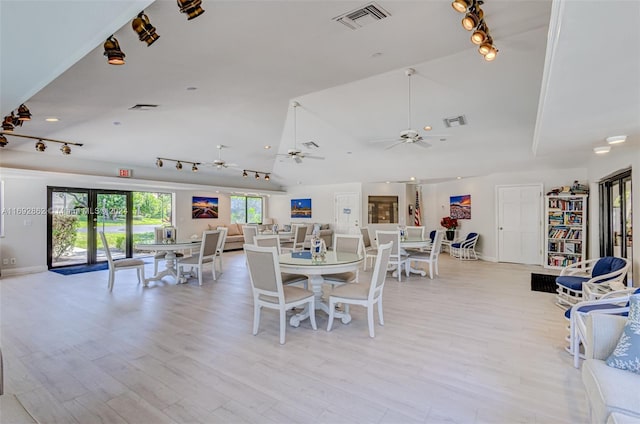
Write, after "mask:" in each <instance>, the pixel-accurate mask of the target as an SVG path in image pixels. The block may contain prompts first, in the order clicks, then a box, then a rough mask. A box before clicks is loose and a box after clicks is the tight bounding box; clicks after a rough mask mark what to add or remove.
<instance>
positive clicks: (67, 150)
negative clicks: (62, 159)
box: [60, 143, 71, 155]
mask: <svg viewBox="0 0 640 424" xmlns="http://www.w3.org/2000/svg"><path fill="white" fill-rule="evenodd" d="M60 151H61V152H62V154H63V155H70V154H71V147H69V145H68V144H67V143H64V144H63V145H62V147H60Z"/></svg>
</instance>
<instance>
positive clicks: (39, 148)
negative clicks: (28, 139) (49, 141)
mask: <svg viewBox="0 0 640 424" xmlns="http://www.w3.org/2000/svg"><path fill="white" fill-rule="evenodd" d="M46 148H47V145H46V144H44V141H42V140H39V141H38V142H36V151H38V152H44V151H45V149H46ZM63 153H64V152H63Z"/></svg>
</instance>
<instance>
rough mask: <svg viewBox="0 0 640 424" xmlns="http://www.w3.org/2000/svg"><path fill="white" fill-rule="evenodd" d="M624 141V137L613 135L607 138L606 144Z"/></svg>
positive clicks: (625, 137)
mask: <svg viewBox="0 0 640 424" xmlns="http://www.w3.org/2000/svg"><path fill="white" fill-rule="evenodd" d="M625 141H627V136H626V135H615V136H612V137H607V143H609V144H620V143H624V142H625Z"/></svg>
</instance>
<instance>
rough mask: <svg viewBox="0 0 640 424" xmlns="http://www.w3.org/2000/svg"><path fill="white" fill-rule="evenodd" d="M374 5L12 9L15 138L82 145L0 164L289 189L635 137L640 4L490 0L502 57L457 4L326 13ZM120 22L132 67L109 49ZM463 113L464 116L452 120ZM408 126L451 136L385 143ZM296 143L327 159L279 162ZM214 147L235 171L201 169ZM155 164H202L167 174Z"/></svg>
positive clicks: (488, 168)
mask: <svg viewBox="0 0 640 424" xmlns="http://www.w3.org/2000/svg"><path fill="white" fill-rule="evenodd" d="M365 4H366V3H365V2H353V1H304V0H296V1H292V0H289V1H234V2H229V1H207V0H205V1H204V2H203V8H204V9H205V13H204V14H203V15H201V16H199V17H197V18H196V19H193V20H191V21H187V20H186V17H185V16H184V15H182V14H180V13H179V11H178V8H177V6H176V4H175V2H171V1H156V2H150V1H149V0H145V1H131V0H126V1H125V0H120V1H99V0H96V1H86V2H77V1H69V0H41V1H35V0H33V1H26V2H25V1H17V0H16V1H12V0H3V1H2V2H1V3H0V24H1V25H0V31H1V32H0V37H1V38H0V46H1V53H0V54H1V63H0V66H1V74H0V84H1V85H0V90H1V91H0V94H1V95H0V102H1V104H0V105H1V112H2V115H3V116H4V115H6V114H7V113H9V112H10V111H11V110H13V109H15V108H17V106H18V105H19V104H20V103H23V102H25V103H26V104H27V106H28V107H29V108H30V109H31V112H32V113H33V119H32V121H30V122H28V123H26V124H25V125H24V126H23V127H21V128H18V129H17V130H16V133H23V134H29V135H35V136H41V137H48V138H53V139H63V140H70V141H76V142H82V143H84V146H83V147H81V148H80V147H79V148H74V149H73V151H72V154H71V155H70V156H64V157H63V156H62V155H61V154H59V152H56V151H55V149H54V148H53V147H54V146H49V149H48V150H47V151H45V152H43V153H38V152H35V151H34V149H33V143H32V142H31V141H29V142H25V141H22V140H19V139H16V138H12V137H9V141H10V144H9V145H8V146H6V147H5V148H4V149H3V150H2V158H0V164H1V165H3V166H7V167H19V168H33V169H46V170H58V171H67V172H79V173H86V174H96V175H115V171H116V169H117V168H118V167H124V168H131V169H133V170H134V176H136V177H138V178H143V179H150V180H165V181H176V182H193V183H205V184H210V185H215V186H229V187H246V188H254V189H256V190H276V189H279V188H280V187H282V186H288V185H293V184H298V183H300V184H318V183H323V184H327V183H339V182H353V181H362V182H378V181H380V182H381V181H405V180H408V179H409V178H410V177H415V178H416V179H417V181H423V182H430V181H440V180H446V179H451V178H455V177H457V176H462V177H466V176H475V175H485V174H488V173H491V172H495V171H496V170H502V171H511V170H521V169H530V170H535V169H540V170H543V169H547V168H551V167H557V166H562V165H563V164H566V163H567V161H571V163H572V164H574V165H575V164H580V163H582V162H584V161H586V160H588V158H589V157H591V155H592V154H593V151H592V148H593V147H594V146H596V145H600V144H603V143H604V138H605V137H606V136H609V135H618V134H627V135H628V136H629V141H628V144H627V147H626V148H629V147H628V146H631V148H634V146H635V148H639V147H640V119H639V118H640V50H639V49H638V41H639V40H640V26H638V25H637V21H638V18H639V17H640V2H636V1H605V0H602V1H590V2H582V1H556V2H553V3H552V2H551V1H544V0H532V1H507V0H486V1H485V4H484V5H483V9H484V11H485V19H486V21H487V24H488V25H489V28H490V30H491V34H492V35H493V38H494V42H495V44H496V45H497V47H498V48H499V50H500V51H499V54H498V58H497V59H496V60H495V61H494V62H485V61H484V60H483V59H482V57H481V56H480V55H479V54H478V53H477V52H476V48H475V46H474V45H472V44H471V43H470V41H469V35H470V33H468V32H467V31H465V30H464V29H463V28H462V26H461V25H460V19H461V17H462V16H461V15H460V14H458V13H456V12H455V11H454V10H453V9H452V8H451V5H450V1H449V0H442V1H440V0H438V1H379V2H377V4H378V5H379V6H381V7H382V8H383V9H385V10H386V11H387V12H389V14H390V16H389V17H388V18H385V19H383V20H380V21H375V22H371V23H369V24H368V25H365V26H363V27H362V28H359V29H357V30H352V29H349V28H347V27H346V26H344V25H342V24H340V23H338V22H336V21H335V20H334V19H333V18H334V17H336V16H338V15H341V14H342V13H345V12H349V11H351V10H353V9H356V8H358V7H361V6H363V5H365ZM143 9H144V10H145V13H146V14H147V15H148V16H149V18H150V20H151V23H152V24H153V25H154V26H155V27H156V28H157V32H158V34H160V38H159V39H158V40H157V41H156V42H155V43H154V44H153V45H151V46H149V47H147V46H146V45H145V44H144V43H141V42H140V41H139V40H138V38H137V35H136V34H135V33H134V32H133V30H132V29H131V25H130V22H131V19H132V18H133V17H135V15H136V14H137V13H138V12H139V11H141V10H143ZM112 33H113V34H114V35H115V37H116V38H117V39H118V40H119V42H120V46H121V47H122V49H123V51H124V52H125V54H126V64H125V65H124V66H111V65H108V64H107V63H106V58H105V57H104V56H103V48H102V43H103V42H104V40H105V39H106V38H107V37H108V36H109V35H110V34H112ZM408 67H412V68H414V69H415V70H416V74H415V75H414V76H412V77H411V91H410V93H411V97H410V99H411V102H410V105H411V114H410V116H408V109H409V103H408V100H409V91H408V77H407V76H406V75H405V70H406V68H408ZM294 100H295V101H298V102H299V103H300V105H301V106H300V107H299V108H298V109H297V115H296V116H297V119H296V123H297V126H296V128H297V131H296V140H295V141H294V129H293V108H292V107H291V102H292V101H294ZM136 104H154V105H158V106H157V107H156V108H152V109H151V110H132V109H131V107H132V106H134V105H136ZM458 115H464V116H465V117H466V119H467V121H468V124H467V125H466V126H462V127H452V128H446V127H445V126H444V123H443V118H447V117H452V116H458ZM47 117H57V118H59V121H58V122H55V123H50V122H46V121H45V120H44V119H45V118H47ZM408 121H410V122H411V127H412V128H414V129H416V130H418V131H419V132H420V134H421V135H423V136H425V137H426V136H427V135H439V136H442V137H433V138H429V142H430V144H431V145H432V146H431V147H430V148H428V149H424V148H421V147H418V146H415V145H399V146H396V147H393V148H390V149H387V147H389V146H390V145H391V144H393V142H394V141H393V140H394V139H397V138H398V135H399V133H400V131H401V130H405V129H407V126H408ZM425 125H431V126H432V127H433V129H432V130H431V131H430V132H426V131H424V130H423V129H422V128H423V127H424V126H425ZM380 140H388V141H387V142H379V141H380ZM307 141H313V142H315V143H316V144H317V145H318V146H319V147H317V148H312V149H307V148H306V147H304V146H302V145H301V143H304V142H307ZM376 141H377V142H376ZM294 143H295V145H296V147H298V148H302V150H303V151H308V152H309V153H310V154H313V155H314V156H322V157H324V158H325V159H324V160H318V159H310V158H306V159H303V161H302V163H295V162H294V161H292V160H290V159H288V158H285V157H283V156H279V155H286V153H287V150H288V149H290V148H292V147H293V146H294ZM219 144H222V145H225V146H228V147H226V148H224V149H223V150H222V156H223V159H224V160H226V161H227V162H230V163H235V164H237V165H238V168H239V169H234V168H227V169H218V168H216V167H215V166H207V165H206V164H207V163H208V164H211V163H212V162H213V161H214V160H215V159H216V158H217V157H218V150H217V149H216V145H219ZM265 145H270V146H272V148H271V149H265V148H264V146H265ZM156 157H168V158H175V159H181V160H186V161H197V162H203V163H204V164H203V165H202V166H200V171H199V172H198V173H192V172H190V171H189V170H188V167H185V169H184V170H183V171H177V170H176V169H175V168H173V167H172V164H167V165H165V167H163V168H161V169H158V168H156V167H155V161H156ZM242 169H251V170H258V171H261V172H268V173H271V181H269V182H266V181H264V180H255V179H254V178H247V179H244V178H242V177H241V170H242Z"/></svg>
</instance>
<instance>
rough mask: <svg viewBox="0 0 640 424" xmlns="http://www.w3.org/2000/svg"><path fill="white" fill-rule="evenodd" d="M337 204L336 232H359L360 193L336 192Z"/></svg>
mask: <svg viewBox="0 0 640 424" xmlns="http://www.w3.org/2000/svg"><path fill="white" fill-rule="evenodd" d="M335 206H336V209H335V226H336V228H335V233H336V234H359V232H360V194H359V193H336V195H335Z"/></svg>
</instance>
